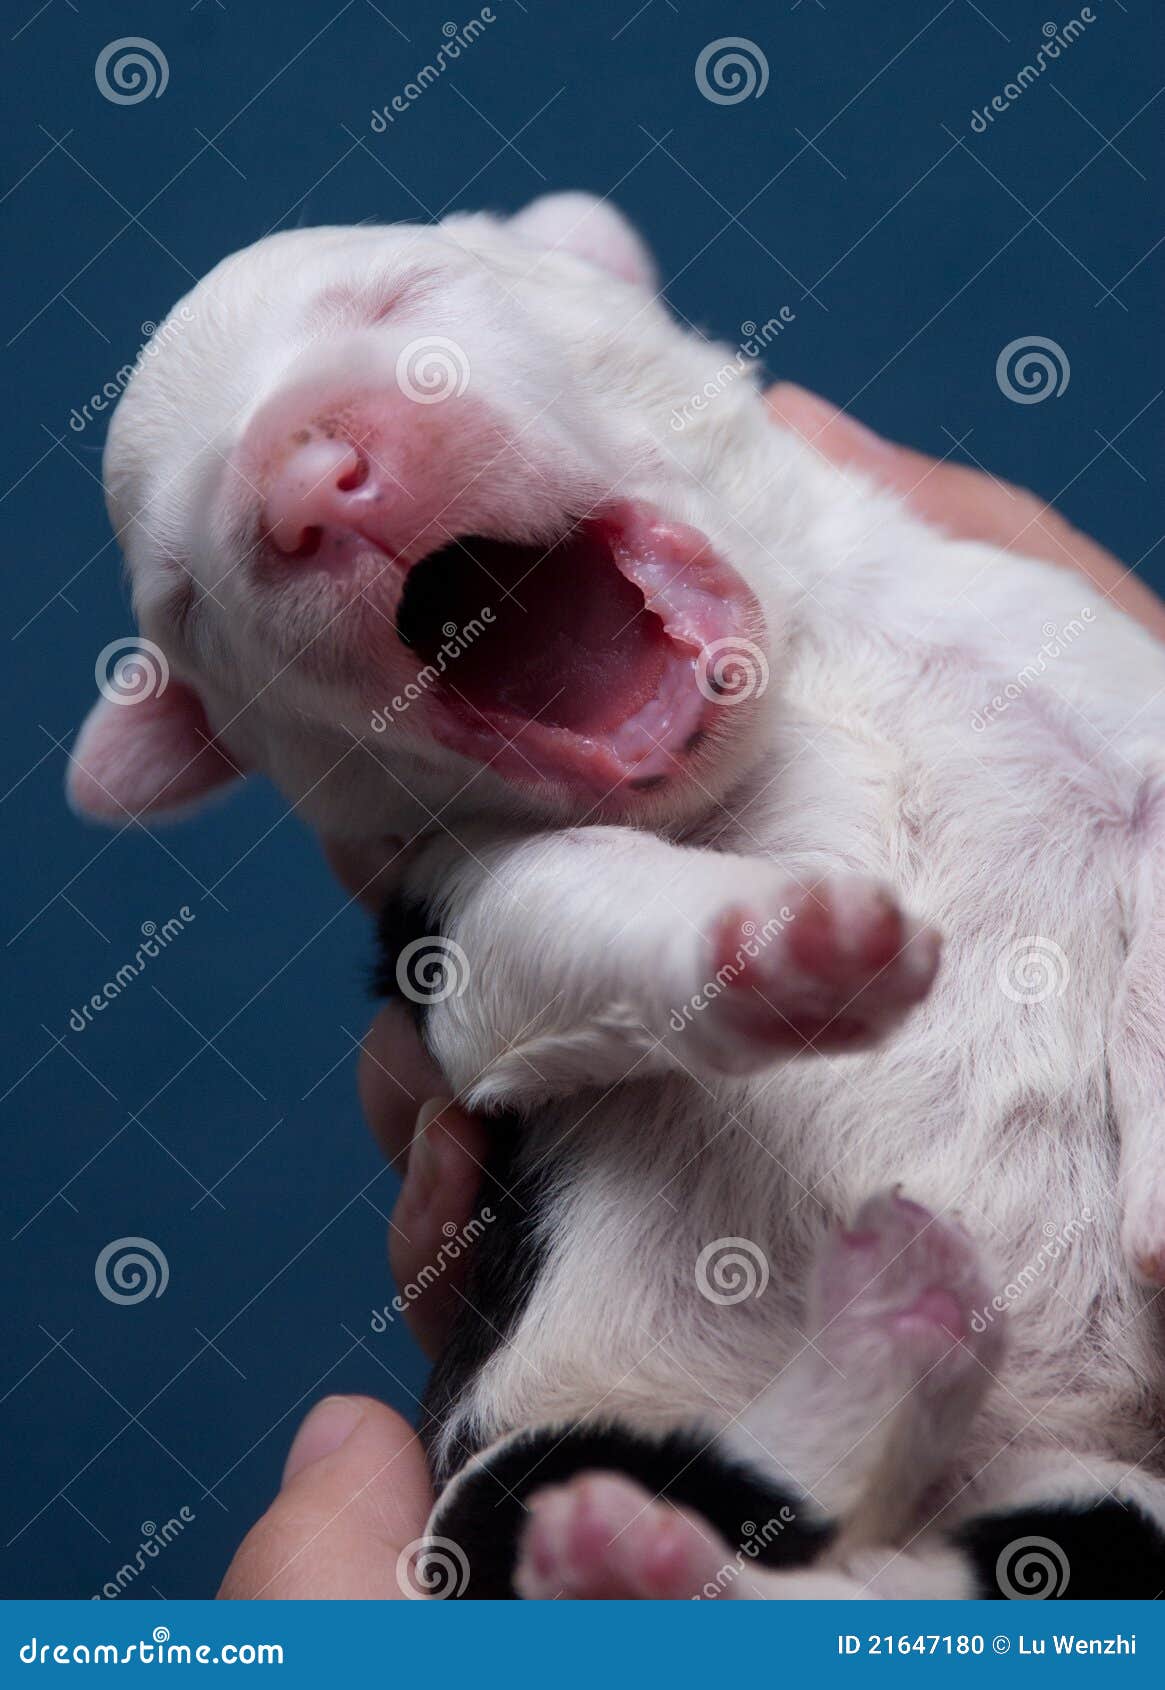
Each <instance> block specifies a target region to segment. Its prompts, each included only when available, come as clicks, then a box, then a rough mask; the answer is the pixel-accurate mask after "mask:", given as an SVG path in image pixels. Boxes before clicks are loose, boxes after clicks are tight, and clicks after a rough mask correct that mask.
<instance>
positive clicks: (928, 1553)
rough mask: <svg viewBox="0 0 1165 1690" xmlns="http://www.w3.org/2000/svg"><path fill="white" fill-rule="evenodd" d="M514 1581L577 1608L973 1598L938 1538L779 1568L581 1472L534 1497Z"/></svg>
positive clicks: (959, 1566) (951, 1551)
mask: <svg viewBox="0 0 1165 1690" xmlns="http://www.w3.org/2000/svg"><path fill="white" fill-rule="evenodd" d="M515 1582H516V1587H517V1591H518V1594H519V1595H520V1596H524V1597H527V1598H534V1599H541V1600H559V1599H562V1598H568V1599H571V1600H574V1601H588V1600H589V1601H593V1600H596V1599H603V1598H606V1599H611V1598H621V1599H624V1600H627V1599H632V1600H635V1599H638V1600H648V1599H655V1600H658V1599H660V1598H670V1599H672V1600H676V1599H678V1600H681V1601H683V1600H687V1601H691V1600H697V1601H698V1600H709V1601H711V1600H729V1601H769V1602H772V1601H786V1602H793V1601H800V1602H804V1601H829V1600H841V1601H860V1600H869V1599H872V1598H878V1597H911V1598H913V1599H915V1600H918V1599H926V1598H930V1599H934V1600H943V1599H947V1600H949V1599H952V1598H961V1597H968V1596H971V1595H973V1594H975V1584H974V1574H973V1570H972V1568H971V1566H970V1564H969V1563H968V1561H967V1559H966V1557H965V1556H964V1555H963V1554H962V1553H961V1552H960V1551H959V1550H958V1549H957V1548H954V1547H952V1546H951V1545H948V1544H945V1543H942V1542H939V1541H937V1540H933V1541H930V1540H928V1541H926V1542H922V1543H919V1544H917V1545H914V1546H912V1547H911V1548H910V1549H908V1550H904V1551H895V1552H893V1553H888V1552H887V1553H879V1552H867V1553H866V1554H865V1555H862V1554H856V1555H853V1556H851V1557H850V1559H849V1564H848V1565H847V1566H846V1567H844V1568H842V1567H840V1566H835V1565H834V1564H833V1557H832V1556H826V1557H825V1558H823V1559H822V1560H820V1561H818V1562H817V1563H815V1564H812V1565H807V1566H804V1567H800V1568H797V1569H794V1570H789V1571H773V1570H771V1569H770V1568H769V1567H767V1566H765V1565H764V1564H763V1563H762V1562H761V1561H760V1559H759V1558H758V1557H757V1556H756V1554H755V1551H754V1547H753V1541H752V1540H750V1539H747V1538H746V1539H745V1540H744V1542H743V1543H742V1544H739V1545H736V1546H734V1545H733V1544H731V1543H730V1542H728V1541H727V1539H725V1538H724V1537H722V1536H720V1534H719V1533H717V1532H716V1531H715V1530H714V1529H713V1527H711V1526H710V1525H709V1523H708V1521H707V1520H706V1519H705V1518H703V1517H702V1516H701V1515H699V1514H696V1513H694V1512H693V1511H691V1510H689V1509H684V1508H675V1507H673V1506H672V1505H671V1504H670V1503H668V1502H665V1501H663V1500H662V1499H660V1498H659V1497H655V1496H652V1494H651V1493H650V1492H649V1491H648V1490H646V1489H644V1487H643V1486H642V1485H640V1484H636V1483H635V1482H634V1481H633V1480H630V1479H626V1478H623V1477H621V1476H619V1475H616V1474H613V1473H584V1474H582V1475H580V1476H579V1477H578V1478H576V1479H573V1480H572V1481H570V1483H569V1484H566V1485H563V1486H561V1487H557V1488H555V1489H552V1490H544V1491H540V1492H537V1493H536V1494H535V1495H534V1496H533V1497H532V1498H531V1500H530V1509H529V1518H528V1521H527V1524H526V1529H525V1533H524V1536H523V1541H522V1552H521V1557H520V1560H519V1563H518V1567H517V1570H516V1574H515Z"/></svg>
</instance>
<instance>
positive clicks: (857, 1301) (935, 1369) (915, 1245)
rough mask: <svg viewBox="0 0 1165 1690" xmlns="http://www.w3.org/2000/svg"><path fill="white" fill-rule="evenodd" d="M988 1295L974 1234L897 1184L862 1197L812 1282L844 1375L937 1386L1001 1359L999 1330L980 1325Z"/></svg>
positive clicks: (823, 1335) (827, 1339)
mask: <svg viewBox="0 0 1165 1690" xmlns="http://www.w3.org/2000/svg"><path fill="white" fill-rule="evenodd" d="M990 1296H991V1292H990V1288H989V1286H988V1285H987V1283H986V1281H985V1279H984V1277H983V1274H982V1270H981V1267H980V1262H979V1253H978V1250H977V1249H976V1247H975V1244H974V1242H973V1240H972V1239H971V1238H970V1236H969V1235H968V1234H967V1233H966V1232H965V1231H964V1230H963V1228H962V1227H961V1226H960V1225H959V1224H958V1222H957V1221H954V1220H951V1219H947V1218H943V1217H939V1216H937V1215H935V1214H933V1213H932V1212H931V1211H930V1210H929V1209H926V1208H923V1206H922V1205H921V1204H920V1203H914V1202H912V1201H911V1200H910V1199H909V1198H906V1197H903V1196H902V1194H901V1192H900V1191H898V1190H894V1191H888V1192H882V1193H879V1195H878V1196H876V1197H872V1198H870V1199H869V1200H868V1201H867V1202H866V1203H864V1204H863V1205H862V1207H861V1209H860V1210H859V1211H858V1214H857V1216H856V1218H855V1221H854V1224H853V1226H852V1227H851V1228H849V1229H846V1228H838V1229H836V1230H835V1231H834V1232H833V1233H832V1234H831V1236H830V1237H829V1239H828V1240H827V1241H826V1243H825V1245H824V1247H823V1248H822V1250H821V1252H820V1254H819V1256H818V1260H817V1263H816V1266H815V1269H814V1274H813V1279H812V1282H811V1286H810V1302H811V1315H812V1320H813V1323H814V1325H815V1326H816V1327H817V1329H818V1332H819V1336H818V1337H817V1339H816V1343H817V1345H818V1347H819V1348H820V1349H821V1350H822V1352H823V1353H824V1354H825V1355H826V1356H827V1357H828V1358H829V1359H830V1360H831V1361H832V1362H833V1363H834V1365H835V1366H837V1367H839V1368H840V1369H841V1371H842V1372H843V1373H847V1372H848V1371H849V1369H850V1368H851V1367H857V1368H861V1369H867V1368H873V1369H874V1370H875V1371H877V1372H879V1373H884V1374H886V1376H887V1377H888V1378H889V1377H892V1376H896V1375H897V1376H903V1375H906V1376H914V1377H915V1378H919V1379H922V1378H925V1379H926V1380H927V1382H928V1388H935V1389H940V1388H941V1387H942V1386H943V1384H944V1383H946V1382H949V1381H950V1380H951V1379H952V1378H953V1377H955V1376H962V1375H965V1373H966V1372H967V1370H968V1368H975V1367H976V1366H977V1364H978V1363H982V1364H983V1365H984V1366H987V1367H990V1366H992V1365H993V1364H994V1363H995V1361H996V1360H997V1359H998V1356H999V1353H1000V1349H1001V1345H1002V1331H1001V1329H1000V1328H999V1327H998V1326H997V1325H995V1324H993V1323H982V1324H983V1325H984V1330H983V1331H978V1330H977V1323H976V1322H975V1320H974V1318H973V1317H974V1313H975V1311H976V1309H980V1308H983V1307H985V1306H986V1305H987V1303H988V1302H989V1300H990Z"/></svg>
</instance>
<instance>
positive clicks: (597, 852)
mask: <svg viewBox="0 0 1165 1690" xmlns="http://www.w3.org/2000/svg"><path fill="white" fill-rule="evenodd" d="M403 894H404V902H403V904H402V903H398V904H397V905H396V906H394V908H393V910H392V911H390V913H389V916H388V918H387V922H386V926H385V930H384V939H385V945H384V950H385V956H384V965H383V968H382V972H381V980H382V983H383V985H384V987H385V989H386V990H390V991H391V990H393V989H396V990H399V991H401V992H402V993H403V995H404V996H405V997H406V998H409V999H411V1000H412V1001H413V1002H414V1003H415V1004H417V1005H418V1006H419V1007H421V1008H423V1009H424V1010H425V1011H426V1014H425V1033H426V1038H427V1039H428V1041H429V1043H430V1046H431V1047H432V1049H433V1051H434V1054H435V1055H436V1057H437V1059H438V1061H439V1062H440V1064H441V1066H442V1067H443V1069H444V1071H445V1072H446V1073H447V1074H448V1075H449V1078H450V1081H451V1082H452V1084H453V1085H454V1087H455V1088H456V1089H457V1090H458V1091H459V1092H461V1093H462V1095H464V1096H465V1097H466V1098H467V1100H468V1101H469V1102H470V1104H472V1105H474V1106H476V1107H489V1106H491V1105H492V1106H498V1105H507V1106H511V1107H519V1108H520V1107H532V1106H533V1105H535V1104H536V1103H538V1102H541V1101H544V1100H546V1099H547V1098H550V1097H553V1096H556V1095H563V1094H566V1093H568V1092H570V1091H574V1090H577V1089H578V1088H579V1087H580V1086H589V1085H600V1086H607V1085H610V1084H612V1083H613V1082H615V1081H617V1080H621V1079H623V1078H625V1077H627V1076H629V1075H636V1076H643V1075H647V1074H652V1073H662V1072H668V1071H670V1072H673V1073H678V1072H683V1071H688V1072H696V1073H705V1074H719V1073H747V1072H750V1071H752V1070H754V1069H757V1068H760V1067H763V1066H764V1065H766V1064H768V1063H771V1062H772V1061H774V1060H775V1059H776V1058H778V1057H779V1056H781V1055H789V1054H798V1053H801V1052H803V1051H807V1050H819V1051H828V1050H838V1049H841V1050H853V1049H855V1048H858V1047H860V1046H861V1045H865V1044H870V1043H873V1042H875V1041H877V1040H878V1039H879V1038H881V1037H882V1036H884V1035H885V1034H886V1033H888V1032H889V1031H890V1030H891V1029H892V1028H893V1027H894V1026H895V1025H896V1024H897V1022H898V1021H899V1020H900V1019H901V1018H902V1017H903V1016H904V1015H905V1014H906V1013H907V1011H908V1010H909V1009H911V1008H912V1007H913V1006H914V1005H915V1004H916V1003H917V1002H918V1001H919V999H920V998H922V997H923V996H924V995H925V993H926V992H927V991H928V990H929V987H930V983H931V980H932V979H933V976H934V972H935V968H936V966H937V961H938V941H937V937H936V936H935V935H934V934H933V933H932V932H930V931H929V930H927V929H924V928H923V927H921V926H920V925H919V924H918V923H917V922H914V921H912V920H910V919H909V918H908V917H907V916H905V915H904V914H903V913H902V911H901V910H900V909H899V908H898V906H897V904H896V903H895V902H894V900H893V898H892V897H891V896H890V894H888V893H887V892H886V891H885V890H884V889H883V888H881V887H880V886H879V885H878V884H877V883H876V882H874V881H872V880H869V879H866V878H863V877H862V876H859V875H853V874H846V873H842V872H837V873H823V872H822V869H821V865H815V867H814V869H813V870H812V871H809V870H807V869H805V868H804V865H800V867H799V868H798V867H795V866H790V865H783V864H781V863H770V862H767V861H765V860H763V859H754V858H748V857H736V856H728V855H722V854H719V853H715V852H710V851H702V850H694V849H689V848H685V847H683V846H678V845H671V844H668V843H667V842H666V841H664V840H660V839H656V838H654V837H652V836H650V835H647V834H643V833H640V832H638V831H636V830H635V829H631V828H607V827H603V828H586V829H574V830H569V831H566V832H561V833H555V834H550V835H536V836H534V837H529V836H527V837H524V838H522V837H518V838H509V839H504V840H500V841H499V840H498V839H497V838H496V836H495V838H494V839H493V841H492V842H491V841H490V840H488V839H485V838H476V839H470V840H469V842H468V845H467V846H466V847H464V848H463V847H462V846H461V845H459V844H457V843H455V842H453V841H451V840H443V841H440V842H437V843H435V844H432V845H429V846H428V847H427V848H425V849H423V850H422V851H421V852H420V853H419V854H418V856H417V858H416V859H415V861H414V863H413V864H412V866H411V868H410V870H409V872H408V874H407V876H406V881H405V885H404V889H403ZM402 910H404V911H405V912H406V913H407V916H408V919H407V920H406V921H402V919H401V915H402ZM426 946H427V947H428V949H427V950H426ZM426 969H428V973H426Z"/></svg>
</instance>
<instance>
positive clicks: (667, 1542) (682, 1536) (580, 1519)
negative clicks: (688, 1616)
mask: <svg viewBox="0 0 1165 1690" xmlns="http://www.w3.org/2000/svg"><path fill="white" fill-rule="evenodd" d="M727 1559H730V1553H729V1551H728V1549H727V1547H726V1545H725V1544H724V1543H722V1542H721V1540H720V1539H719V1538H718V1537H717V1536H716V1534H715V1533H714V1532H713V1531H712V1530H711V1528H710V1527H709V1526H707V1525H706V1524H704V1522H702V1521H700V1520H698V1519H697V1518H696V1517H695V1516H694V1515H691V1514H688V1513H686V1512H683V1511H681V1510H680V1509H677V1508H672V1507H671V1506H670V1504H668V1503H666V1502H661V1501H660V1500H658V1499H657V1498H655V1497H652V1496H651V1494H650V1493H649V1492H648V1491H646V1490H644V1489H643V1487H642V1486H641V1485H637V1484H635V1483H633V1481H632V1480H630V1479H626V1478H623V1477H622V1476H621V1475H619V1474H615V1473H583V1474H581V1475H580V1476H579V1477H577V1478H575V1479H572V1480H570V1482H569V1483H568V1484H565V1485H558V1486H555V1487H554V1488H552V1489H548V1490H544V1491H539V1492H537V1493H536V1494H535V1495H534V1496H533V1497H532V1498H531V1499H530V1505H529V1518H528V1520H527V1522H526V1528H525V1532H524V1534H523V1537H522V1541H521V1545H520V1548H519V1553H518V1567H517V1572H516V1573H515V1585H516V1588H517V1590H518V1593H519V1595H521V1596H524V1597H526V1598H527V1599H528V1600H535V1601H553V1600H556V1599H566V1600H570V1601H576V1602H578V1601H620V1600H622V1601H626V1600H632V1601H652V1600H661V1599H674V1600H682V1599H685V1598H689V1597H692V1596H695V1595H697V1594H698V1593H699V1591H700V1589H701V1588H702V1587H703V1586H704V1585H705V1584H707V1583H708V1582H709V1581H710V1580H713V1579H714V1578H715V1576H716V1574H717V1572H718V1571H719V1570H720V1568H721V1567H723V1565H724V1564H725V1561H726V1560H727Z"/></svg>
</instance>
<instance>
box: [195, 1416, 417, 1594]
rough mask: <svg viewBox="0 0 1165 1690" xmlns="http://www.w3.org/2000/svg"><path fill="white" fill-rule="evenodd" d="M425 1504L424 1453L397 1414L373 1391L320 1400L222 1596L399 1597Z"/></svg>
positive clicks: (233, 1566)
mask: <svg viewBox="0 0 1165 1690" xmlns="http://www.w3.org/2000/svg"><path fill="white" fill-rule="evenodd" d="M431 1507H432V1493H431V1490H430V1486H429V1476H428V1471H427V1468H426V1465H425V1457H424V1454H423V1452H422V1450H421V1446H420V1443H419V1441H418V1439H417V1436H416V1434H415V1433H414V1432H413V1431H412V1429H411V1427H409V1426H408V1425H407V1424H406V1423H405V1421H404V1420H402V1419H401V1417H400V1415H399V1414H394V1413H393V1412H392V1410H391V1409H388V1408H386V1407H385V1406H384V1404H383V1403H379V1402H375V1401H373V1400H372V1398H370V1397H325V1398H324V1400H323V1402H320V1403H317V1404H316V1406H315V1408H313V1409H312V1411H311V1413H310V1414H309V1415H308V1417H307V1419H306V1420H305V1421H304V1423H303V1425H302V1426H301V1427H300V1429H299V1432H298V1433H297V1435H296V1438H295V1441H294V1443H293V1444H292V1446H291V1451H290V1453H289V1455H288V1457H287V1464H286V1467H285V1468H284V1474H283V1485H282V1488H281V1490H280V1492H279V1495H278V1496H277V1497H276V1498H275V1501H274V1502H273V1503H272V1504H271V1506H270V1508H269V1509H268V1510H267V1512H266V1514H264V1515H263V1517H262V1519H261V1520H259V1522H258V1523H257V1524H256V1525H254V1526H252V1528H251V1530H250V1531H249V1532H248V1533H247V1536H246V1537H245V1538H244V1539H243V1542H242V1544H241V1545H240V1547H239V1549H238V1550H237V1552H236V1554H235V1557H234V1560H233V1561H232V1562H231V1564H230V1567H229V1568H228V1569H227V1575H226V1578H225V1579H224V1580H223V1583H222V1588H221V1590H220V1591H219V1597H220V1598H221V1599H224V1600H227V1601H239V1600H250V1601H255V1600H258V1599H260V1598H262V1599H265V1600H295V1599H298V1598H303V1597H329V1598H363V1599H369V1600H381V1601H384V1600H389V1601H394V1600H397V1599H399V1598H401V1597H402V1596H404V1595H405V1594H407V1592H406V1591H405V1590H404V1589H403V1588H402V1585H401V1583H400V1581H399V1580H398V1563H399V1562H400V1561H401V1557H402V1552H403V1551H404V1550H406V1549H407V1547H408V1546H409V1545H412V1544H414V1543H415V1542H416V1540H417V1539H418V1538H419V1537H420V1536H421V1535H422V1533H423V1531H424V1528H425V1521H426V1520H427V1519H428V1516H429V1510H430V1508H431ZM407 1562H408V1557H405V1567H407ZM405 1567H402V1576H403V1573H404V1571H405Z"/></svg>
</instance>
